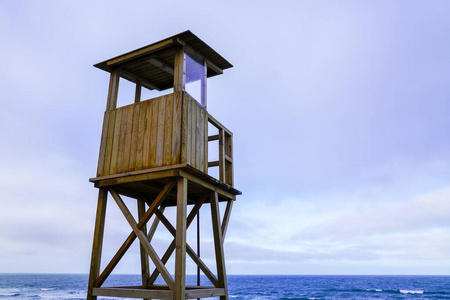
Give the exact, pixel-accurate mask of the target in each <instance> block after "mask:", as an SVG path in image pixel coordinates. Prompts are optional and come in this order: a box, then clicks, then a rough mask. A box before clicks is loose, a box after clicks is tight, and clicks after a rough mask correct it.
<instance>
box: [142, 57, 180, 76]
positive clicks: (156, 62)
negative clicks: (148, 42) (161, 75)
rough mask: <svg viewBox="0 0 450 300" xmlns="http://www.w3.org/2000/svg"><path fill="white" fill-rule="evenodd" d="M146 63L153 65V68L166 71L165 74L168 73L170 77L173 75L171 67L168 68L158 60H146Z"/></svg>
mask: <svg viewBox="0 0 450 300" xmlns="http://www.w3.org/2000/svg"><path fill="white" fill-rule="evenodd" d="M147 62H148V63H150V64H152V65H154V66H155V67H158V68H160V69H161V70H163V71H166V72H167V73H169V74H170V75H173V74H174V70H173V68H172V67H171V66H169V65H168V64H166V63H165V62H163V61H162V60H160V59H157V58H150V59H147Z"/></svg>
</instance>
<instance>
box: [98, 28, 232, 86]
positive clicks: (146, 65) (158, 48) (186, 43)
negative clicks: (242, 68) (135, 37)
mask: <svg viewBox="0 0 450 300" xmlns="http://www.w3.org/2000/svg"><path fill="white" fill-rule="evenodd" d="M180 47H185V48H186V51H187V52H188V53H193V54H195V55H197V56H200V57H202V58H203V59H204V60H205V61H206V64H207V70H208V71H207V76H208V77H212V76H216V75H219V74H222V73H223V70H225V69H228V68H231V67H233V65H231V64H230V63H229V62H228V61H227V60H226V59H225V58H223V57H222V56H221V55H220V54H219V53H217V52H216V51H215V50H214V49H212V48H211V47H210V46H208V45H207V44H206V43H205V42H203V41H202V40H201V39H199V38H198V37H197V36H196V35H194V34H193V33H192V32H191V31H189V30H188V31H185V32H182V33H179V34H177V35H174V36H172V37H169V38H166V39H164V40H161V41H159V42H156V43H153V44H150V45H147V46H144V47H141V48H139V49H136V50H133V51H130V52H127V53H125V54H122V55H119V56H116V57H114V58H111V59H108V60H105V61H103V62H101V63H98V64H95V65H94V66H95V67H97V68H100V69H102V70H105V71H107V72H112V71H113V70H119V74H120V76H121V77H123V78H125V79H127V80H130V81H132V82H137V81H139V82H141V84H142V85H143V86H145V87H147V88H149V89H157V90H165V89H168V88H171V87H173V68H174V61H175V53H176V49H177V48H180Z"/></svg>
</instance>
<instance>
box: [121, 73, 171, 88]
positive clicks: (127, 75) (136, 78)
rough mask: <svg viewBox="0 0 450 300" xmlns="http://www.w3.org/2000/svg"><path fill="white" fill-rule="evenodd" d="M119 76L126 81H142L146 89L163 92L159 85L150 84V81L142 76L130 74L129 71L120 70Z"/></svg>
mask: <svg viewBox="0 0 450 300" xmlns="http://www.w3.org/2000/svg"><path fill="white" fill-rule="evenodd" d="M119 74H120V77H123V78H125V79H126V80H129V81H131V82H137V81H140V82H141V85H142V86H144V87H146V88H148V89H150V90H158V91H162V90H163V89H162V88H161V87H160V86H159V85H157V84H155V83H153V82H150V81H148V80H147V79H145V78H143V77H141V76H138V75H135V74H133V73H130V72H128V71H125V70H123V69H119Z"/></svg>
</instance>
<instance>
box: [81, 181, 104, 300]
mask: <svg viewBox="0 0 450 300" xmlns="http://www.w3.org/2000/svg"><path fill="white" fill-rule="evenodd" d="M107 197H108V192H107V190H105V189H100V190H99V193H98V203H97V216H96V218H95V227H94V242H93V244H92V257H91V269H90V271H89V284H88V292H87V298H86V299H87V300H95V299H97V296H93V295H92V291H93V289H94V287H96V286H94V285H95V281H97V278H98V276H99V274H100V262H101V255H102V246H103V232H104V229H105V215H106V199H107Z"/></svg>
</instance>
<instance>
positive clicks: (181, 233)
mask: <svg viewBox="0 0 450 300" xmlns="http://www.w3.org/2000/svg"><path fill="white" fill-rule="evenodd" d="M186 205H187V179H186V178H180V179H178V191H177V232H176V238H175V249H176V251H175V289H174V300H184V299H186Z"/></svg>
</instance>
